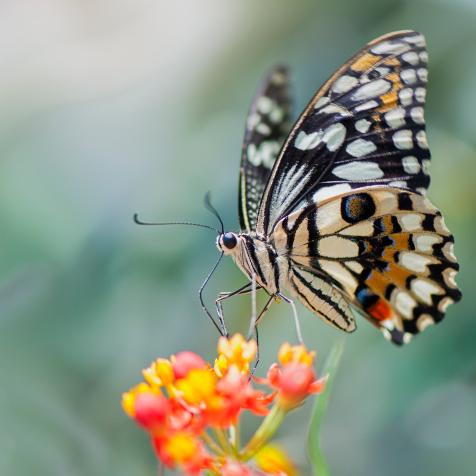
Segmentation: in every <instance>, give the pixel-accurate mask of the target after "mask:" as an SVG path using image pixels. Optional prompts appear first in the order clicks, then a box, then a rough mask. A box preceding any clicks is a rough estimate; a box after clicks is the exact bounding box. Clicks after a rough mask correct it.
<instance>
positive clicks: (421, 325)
mask: <svg viewBox="0 0 476 476" xmlns="http://www.w3.org/2000/svg"><path fill="white" fill-rule="evenodd" d="M434 323H435V321H434V320H433V318H432V317H431V316H430V315H429V314H422V315H421V316H420V317H419V318H418V319H417V322H416V325H417V327H418V330H419V331H420V332H423V331H424V330H425V329H426V328H427V327H428V326H431V325H432V324H434Z"/></svg>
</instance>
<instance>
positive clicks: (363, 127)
mask: <svg viewBox="0 0 476 476" xmlns="http://www.w3.org/2000/svg"><path fill="white" fill-rule="evenodd" d="M370 124H371V122H370V121H367V119H360V120H358V121H357V122H356V123H355V128H356V129H357V130H358V131H359V132H362V134H364V133H365V132H367V131H368V130H369V128H370Z"/></svg>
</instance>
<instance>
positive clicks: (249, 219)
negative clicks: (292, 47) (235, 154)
mask: <svg viewBox="0 0 476 476" xmlns="http://www.w3.org/2000/svg"><path fill="white" fill-rule="evenodd" d="M290 108H291V99H290V96H289V74H288V70H287V69H286V68H285V67H283V66H278V67H275V68H273V69H272V70H271V71H270V72H269V74H268V75H267V76H266V78H265V79H264V81H263V83H262V85H261V86H260V88H259V89H258V92H257V93H256V95H255V97H254V99H253V102H252V105H251V108H250V111H249V114H248V119H247V122H246V130H245V137H244V140H243V150H242V157H241V168H240V185H239V202H238V203H239V216H240V225H241V229H242V230H247V231H252V230H254V229H255V227H256V219H257V215H258V207H259V204H260V201H261V197H262V196H263V192H264V189H265V187H266V183H267V182H268V178H269V176H270V174H271V169H272V167H273V165H274V162H275V161H276V158H277V156H278V153H279V151H280V149H281V147H282V145H283V143H284V140H285V138H286V136H287V135H288V133H289V130H290V122H289V121H290Z"/></svg>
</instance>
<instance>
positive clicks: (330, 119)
mask: <svg viewBox="0 0 476 476" xmlns="http://www.w3.org/2000/svg"><path fill="white" fill-rule="evenodd" d="M426 62H427V53H426V49H425V40H424V37H423V35H421V34H420V33H417V32H413V31H404V32H397V33H391V34H389V35H386V36H384V37H381V38H379V39H377V40H374V41H373V42H371V43H369V44H368V45H367V46H366V47H365V48H363V49H362V50H361V51H360V52H359V53H357V54H356V55H355V56H354V57H353V58H351V59H350V60H349V61H348V62H347V63H345V64H344V65H343V66H342V67H341V68H340V69H339V70H338V71H337V72H336V73H335V74H334V75H333V76H332V77H331V78H330V79H329V80H328V81H327V82H326V83H325V84H324V86H323V87H322V88H321V89H320V90H319V91H318V92H317V94H316V95H315V96H314V98H313V99H312V100H311V102H310V103H309V105H308V106H307V108H306V109H305V111H304V112H303V114H302V115H301V117H300V118H299V119H298V121H297V123H296V125H295V126H294V127H293V129H292V131H291V133H290V135H289V137H288V139H287V140H286V143H285V145H284V147H283V149H282V151H281V153H280V155H279V157H278V159H277V160H276V163H275V165H274V167H273V170H272V173H271V176H270V179H269V181H268V185H267V187H266V190H265V191H264V195H263V199H262V202H261V205H260V209H259V215H258V223H257V232H258V234H260V235H263V236H268V235H269V234H270V233H271V231H272V228H273V226H274V225H275V223H277V221H278V220H279V219H280V218H282V217H283V216H285V215H288V214H290V213H292V211H293V210H296V209H298V208H302V207H305V206H306V205H307V204H309V203H312V202H315V201H316V200H321V199H323V198H325V197H329V196H333V195H336V194H339V193H343V192H345V191H348V190H351V189H353V188H359V187H363V186H372V185H389V186H392V187H399V188H408V189H409V190H411V191H416V192H418V193H421V194H423V193H424V192H425V190H426V188H427V187H428V184H429V175H428V167H429V160H430V153H429V150H428V143H427V139H426V133H425V122H424V115H423V114H424V111H423V107H424V102H425V95H426V81H427V69H426Z"/></svg>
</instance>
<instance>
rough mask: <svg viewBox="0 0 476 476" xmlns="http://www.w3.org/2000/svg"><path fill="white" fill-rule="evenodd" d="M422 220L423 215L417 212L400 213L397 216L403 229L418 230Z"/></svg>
mask: <svg viewBox="0 0 476 476" xmlns="http://www.w3.org/2000/svg"><path fill="white" fill-rule="evenodd" d="M422 220H423V215H418V214H417V213H408V214H406V215H402V216H401V217H400V218H399V222H400V224H401V225H402V228H403V231H416V230H420V229H421V222H422Z"/></svg>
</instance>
